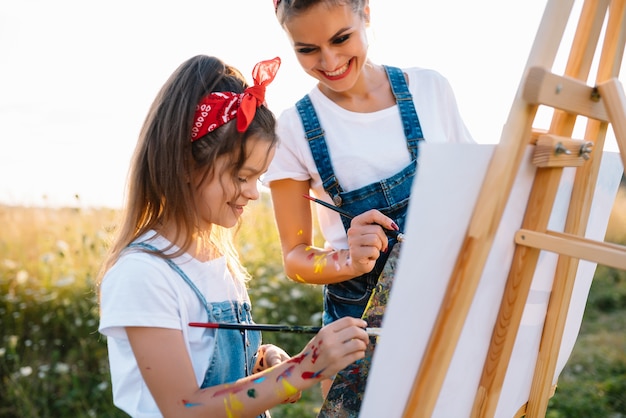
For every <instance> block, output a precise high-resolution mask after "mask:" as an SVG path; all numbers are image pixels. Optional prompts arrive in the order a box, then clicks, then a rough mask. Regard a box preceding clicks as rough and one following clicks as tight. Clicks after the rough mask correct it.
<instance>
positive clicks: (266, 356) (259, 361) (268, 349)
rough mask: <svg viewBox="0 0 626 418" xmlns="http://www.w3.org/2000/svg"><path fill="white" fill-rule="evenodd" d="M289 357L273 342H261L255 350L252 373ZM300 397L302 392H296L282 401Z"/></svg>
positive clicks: (287, 401)
mask: <svg viewBox="0 0 626 418" xmlns="http://www.w3.org/2000/svg"><path fill="white" fill-rule="evenodd" d="M290 358H291V356H290V355H289V354H287V353H286V352H285V350H283V349H282V348H280V347H278V346H275V345H274V344H263V345H262V346H260V347H259V351H257V358H256V363H255V364H254V369H253V370H252V371H253V373H259V372H262V371H263V370H265V369H269V368H271V367H274V366H276V365H278V364H280V363H282V362H284V361H287V360H289V359H290ZM301 397H302V392H298V393H296V394H294V395H292V396H290V397H289V398H287V399H285V400H284V401H283V402H282V403H295V402H297V401H299V400H300V398H301Z"/></svg>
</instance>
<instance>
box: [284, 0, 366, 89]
mask: <svg viewBox="0 0 626 418" xmlns="http://www.w3.org/2000/svg"><path fill="white" fill-rule="evenodd" d="M364 12H365V16H362V15H361V14H359V13H355V12H354V11H353V10H352V8H351V7H350V5H349V4H344V5H340V6H328V5H327V4H325V3H324V2H320V3H318V4H316V5H315V6H312V7H311V8H310V9H308V10H307V11H306V12H304V13H302V14H300V15H297V16H293V17H291V18H290V19H288V20H287V21H286V22H285V25H284V28H285V31H286V32H287V36H288V37H289V39H290V40H291V43H292V45H293V48H294V51H295V53H296V57H297V58H298V61H299V62H300V65H301V66H302V68H303V69H304V71H305V72H306V73H307V74H309V75H311V76H312V77H313V78H315V79H317V80H318V81H319V82H320V83H321V84H322V85H323V86H326V87H327V88H329V89H331V90H333V91H335V92H344V91H347V90H349V89H350V88H351V87H353V86H354V84H355V83H356V81H357V79H358V78H359V75H360V73H361V69H362V68H363V66H364V65H365V62H366V61H367V48H368V43H367V34H366V27H367V23H368V21H369V6H366V7H365V10H364Z"/></svg>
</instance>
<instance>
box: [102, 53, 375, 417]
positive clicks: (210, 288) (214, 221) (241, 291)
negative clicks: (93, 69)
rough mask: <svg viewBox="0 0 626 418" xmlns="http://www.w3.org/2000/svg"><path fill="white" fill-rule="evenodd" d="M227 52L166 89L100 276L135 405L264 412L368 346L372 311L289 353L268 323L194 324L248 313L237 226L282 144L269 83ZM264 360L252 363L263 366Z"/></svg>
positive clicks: (146, 130) (108, 331) (126, 399)
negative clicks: (263, 326) (260, 327)
mask: <svg viewBox="0 0 626 418" xmlns="http://www.w3.org/2000/svg"><path fill="white" fill-rule="evenodd" d="M279 65H280V60H279V59H278V58H276V59H274V60H269V61H264V62H261V63H259V64H257V66H256V67H255V68H254V71H253V77H254V86H252V87H248V86H247V85H246V83H245V79H244V78H243V77H242V75H241V74H240V73H239V72H238V71H237V70H236V69H235V68H233V67H230V66H228V65H225V64H224V63H222V62H221V61H220V60H219V59H217V58H214V57H208V56H196V57H193V58H191V59H189V60H188V61H186V62H184V63H183V64H182V65H181V66H180V67H179V68H178V69H177V70H176V71H175V72H174V73H173V74H172V76H171V77H170V78H169V80H168V81H167V82H166V83H165V85H164V86H163V88H162V89H161V91H160V92H159V94H158V95H157V97H156V99H155V101H154V103H153V104H152V107H151V108H150V111H149V113H148V116H147V118H146V120H145V122H144V126H143V129H142V130H141V134H140V137H139V141H138V144H137V147H136V150H135V153H134V157H133V161H132V165H131V170H130V178H129V190H128V196H127V199H128V200H127V204H126V207H125V211H124V217H123V222H122V225H121V227H120V229H119V232H118V234H117V237H116V240H115V242H114V244H113V245H112V247H111V250H110V254H109V256H108V258H107V259H106V261H105V263H104V266H103V272H102V274H101V281H100V297H101V320H100V327H99V331H100V332H101V333H102V334H104V335H106V336H107V341H108V349H109V362H110V367H111V377H112V385H113V398H114V402H115V404H116V405H117V406H118V407H119V408H121V409H123V410H124V411H126V412H127V413H128V414H130V415H131V416H133V417H161V416H165V417H196V416H203V417H206V416H211V417H235V416H236V417H255V416H269V415H268V414H267V413H266V412H265V411H266V410H267V409H269V408H271V407H273V406H275V405H277V404H279V403H282V402H289V401H295V400H297V399H298V398H299V394H300V391H302V390H304V389H306V388H308V387H310V386H312V385H314V384H315V383H316V382H318V381H319V380H320V379H322V378H323V377H325V376H329V375H332V374H334V373H336V372H337V371H338V370H341V369H342V368H344V367H346V366H347V365H348V364H350V363H352V362H354V361H356V360H357V359H359V358H362V357H363V355H364V350H365V347H366V344H367V339H368V337H367V334H366V332H365V330H364V329H363V327H365V325H366V324H365V321H362V320H356V319H353V320H346V321H341V322H338V323H336V324H333V325H332V326H328V327H325V328H323V329H322V330H321V331H320V332H319V333H318V334H317V335H316V336H315V337H314V338H313V339H312V340H311V341H310V342H309V344H308V345H307V346H306V347H305V348H304V350H303V351H302V352H301V353H300V354H298V355H297V356H295V357H294V358H290V357H289V356H288V355H287V354H286V353H285V352H284V351H282V350H281V349H279V348H278V347H275V346H271V345H263V346H261V345H260V340H261V336H260V334H259V333H258V332H252V331H241V332H240V331H237V330H227V329H219V330H210V329H206V328H191V327H189V326H188V324H189V323H190V322H206V321H211V322H231V323H252V318H251V316H250V300H249V298H248V294H247V291H246V285H245V280H246V279H247V278H248V276H247V274H246V272H245V270H244V269H243V267H242V265H241V264H240V262H239V260H238V256H237V254H236V252H235V250H234V247H233V243H232V240H231V238H230V235H229V228H232V227H234V226H236V225H237V224H238V221H239V219H240V216H241V214H242V213H243V210H244V207H245V205H246V204H247V203H248V201H250V200H255V199H257V198H258V196H259V192H258V190H257V181H258V179H259V177H260V176H261V174H263V173H264V172H265V171H266V169H267V166H268V164H269V162H270V160H271V159H272V156H273V155H274V148H275V142H276V134H275V132H274V128H275V120H274V116H273V114H272V113H271V112H270V110H269V109H267V107H265V105H264V104H263V103H264V95H265V87H266V85H267V84H269V83H270V82H271V81H272V80H273V78H274V76H275V73H276V71H277V70H278V67H279ZM253 371H254V372H253Z"/></svg>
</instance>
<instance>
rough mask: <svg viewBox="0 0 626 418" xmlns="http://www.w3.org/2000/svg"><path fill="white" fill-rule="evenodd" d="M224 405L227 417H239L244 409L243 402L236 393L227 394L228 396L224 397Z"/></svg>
mask: <svg viewBox="0 0 626 418" xmlns="http://www.w3.org/2000/svg"><path fill="white" fill-rule="evenodd" d="M224 407H225V408H226V415H227V416H228V418H238V417H240V416H241V413H242V412H243V409H244V407H243V403H242V402H241V401H240V400H239V399H238V398H237V396H236V395H228V398H225V399H224Z"/></svg>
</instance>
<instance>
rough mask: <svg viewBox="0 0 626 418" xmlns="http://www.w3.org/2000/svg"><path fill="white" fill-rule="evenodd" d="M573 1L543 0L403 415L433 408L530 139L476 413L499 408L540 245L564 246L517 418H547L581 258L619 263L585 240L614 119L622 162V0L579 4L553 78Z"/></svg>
mask: <svg viewBox="0 0 626 418" xmlns="http://www.w3.org/2000/svg"><path fill="white" fill-rule="evenodd" d="M573 3H574V0H549V1H548V4H547V6H546V9H545V12H544V16H543V19H542V22H541V25H540V27H539V31H538V33H537V37H536V39H535V43H534V45H533V48H532V50H531V54H530V57H529V59H528V61H527V64H526V71H525V73H524V78H523V80H522V83H521V84H520V86H519V89H518V92H517V94H516V97H515V99H514V102H513V105H512V108H511V112H510V114H509V118H508V120H507V122H506V124H505V125H504V128H503V131H502V135H501V139H500V143H499V144H498V145H497V147H496V149H495V151H494V154H493V156H492V158H491V161H490V164H489V167H488V170H487V175H486V177H485V181H484V182H483V184H482V188H481V191H480V194H479V197H478V200H477V202H476V205H475V206H474V211H473V215H472V218H471V221H470V224H469V228H468V229H467V232H466V234H465V239H464V241H463V244H462V247H461V250H460V252H459V253H458V257H457V262H456V265H455V267H454V269H453V273H452V275H451V276H450V280H449V283H448V287H447V291H446V294H445V296H444V301H443V303H442V304H441V306H442V308H441V310H440V312H439V314H438V316H437V319H436V322H435V325H434V328H433V331H432V333H431V336H430V340H429V342H428V345H427V347H426V351H425V353H424V356H423V357H422V360H421V363H420V367H419V371H418V373H417V375H416V377H415V380H414V385H413V387H412V390H411V393H410V396H409V399H408V401H407V403H406V405H405V408H404V414H403V417H407V418H408V417H416V418H418V417H419V418H424V417H430V416H431V415H432V413H433V410H434V408H435V403H436V401H437V398H438V394H439V391H440V390H441V387H442V384H443V381H444V378H445V376H446V371H447V369H448V367H449V365H450V361H451V359H452V356H453V353H454V350H455V347H456V344H457V342H458V340H459V336H460V333H461V330H462V328H463V324H464V320H465V318H466V316H467V313H468V311H469V308H470V305H471V304H472V300H473V298H474V294H475V291H476V288H477V286H478V282H479V280H480V277H481V274H482V272H483V268H484V265H485V262H486V259H487V257H488V255H489V252H490V250H491V246H492V243H493V240H494V236H495V234H496V231H497V229H498V225H499V222H500V220H501V218H502V214H503V211H504V208H505V206H506V203H507V199H508V198H509V194H510V191H511V188H512V185H513V182H514V180H515V176H516V174H517V173H518V168H519V167H520V163H521V161H522V157H523V155H524V151H525V150H526V148H527V146H528V145H529V144H536V147H535V159H534V161H535V164H536V165H537V167H538V169H537V173H536V176H535V180H534V183H533V187H532V191H531V194H530V198H529V200H528V205H527V207H526V214H525V216H524V220H523V223H522V228H521V229H520V230H519V231H518V232H517V234H516V235H515V243H516V248H515V254H514V256H513V262H512V263H511V267H510V270H509V275H508V279H507V284H506V288H505V292H504V296H503V298H502V302H501V306H500V311H499V314H498V320H497V322H496V325H495V328H494V330H493V334H492V340H491V343H490V348H489V353H488V356H487V358H486V360H485V363H484V366H483V373H482V377H481V381H480V385H479V388H478V391H477V393H476V397H475V401H474V406H473V409H472V411H471V416H472V417H476V418H478V417H493V416H494V414H495V409H496V406H497V403H498V399H499V396H500V390H501V388H502V383H503V380H504V375H505V374H506V370H507V367H508V364H509V359H510V356H511V352H512V349H513V345H514V343H515V338H516V335H517V331H518V329H519V325H520V321H521V317H522V313H523V309H524V306H525V304H526V300H527V297H528V292H529V288H530V285H531V280H532V277H533V274H534V272H535V269H536V267H537V259H538V257H539V254H540V252H541V251H549V252H554V253H557V254H559V261H558V264H557V270H556V274H555V279H554V284H553V289H552V293H551V297H550V302H549V305H548V312H547V316H546V321H545V324H544V329H543V334H542V339H541V345H540V349H539V355H538V360H537V364H536V368H535V372H534V375H533V382H532V388H531V392H530V396H529V399H528V403H527V405H526V406H525V407H523V408H522V409H521V410H520V411H519V412H518V414H517V415H516V416H524V415H525V416H528V417H533V418H534V417H543V416H545V413H546V410H547V404H548V400H549V398H550V396H551V395H552V393H553V392H554V388H553V384H552V378H553V376H554V371H555V364H556V357H557V354H558V350H559V346H560V344H561V338H562V335H563V328H564V324H565V317H566V314H567V309H568V306H569V301H570V296H571V292H572V287H573V281H574V279H575V276H576V268H577V266H578V261H579V259H583V260H589V261H592V262H596V263H599V264H603V265H607V266H610V267H614V268H619V269H625V270H626V248H625V247H623V246H619V245H615V244H610V243H605V242H595V241H591V240H588V239H585V238H584V233H585V228H586V225H587V220H588V217H589V211H590V207H591V200H592V198H593V191H594V188H595V184H596V180H597V176H598V170H599V167H600V162H601V158H602V149H603V147H604V140H605V136H606V132H607V128H608V124H609V123H611V125H612V127H613V131H614V133H615V136H616V139H617V142H618V146H619V149H620V154H621V159H622V162H623V165H624V166H625V167H626V95H625V94H624V91H623V88H622V86H621V84H620V82H619V81H618V80H617V79H616V77H617V75H618V74H619V69H620V65H621V61H622V57H623V54H624V43H625V40H626V22H625V16H626V0H585V1H584V3H583V7H582V12H581V15H580V19H579V22H578V25H577V28H576V34H575V37H574V41H573V45H572V48H571V51H570V55H569V60H568V63H567V66H566V69H565V73H564V75H556V74H553V73H551V68H552V66H553V64H554V60H555V57H556V53H557V51H558V47H559V46H560V44H561V42H562V38H563V34H564V32H565V28H566V25H567V23H568V20H569V15H570V13H571V10H572V7H573ZM607 15H608V19H607V21H606V22H605V17H606V16H607ZM603 28H604V40H603V43H602V48H601V54H600V57H599V63H598V66H597V73H596V75H595V82H594V83H592V84H593V85H592V86H589V85H588V84H587V79H588V78H589V75H590V70H591V67H592V64H593V61H594V53H595V51H596V48H597V46H598V41H599V39H600V35H601V33H602V32H603ZM539 106H545V107H549V108H553V109H554V115H553V119H552V123H551V126H550V128H549V129H548V130H547V131H542V132H539V131H538V130H536V129H534V128H533V122H534V119H535V116H536V113H537V110H538V107H539ZM579 116H583V117H587V118H588V121H587V126H586V132H585V135H584V136H585V138H584V140H576V139H572V138H571V136H572V133H573V131H574V125H575V122H576V120H577V118H578V117H579ZM566 166H570V167H577V168H576V175H575V181H574V187H573V192H572V196H571V201H570V205H569V209H568V215H567V220H566V225H565V231H564V232H563V233H557V232H553V231H549V230H548V220H549V218H550V214H551V211H552V207H553V204H554V200H555V196H556V192H557V188H558V185H559V181H560V179H561V174H562V171H563V168H564V167H566Z"/></svg>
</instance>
